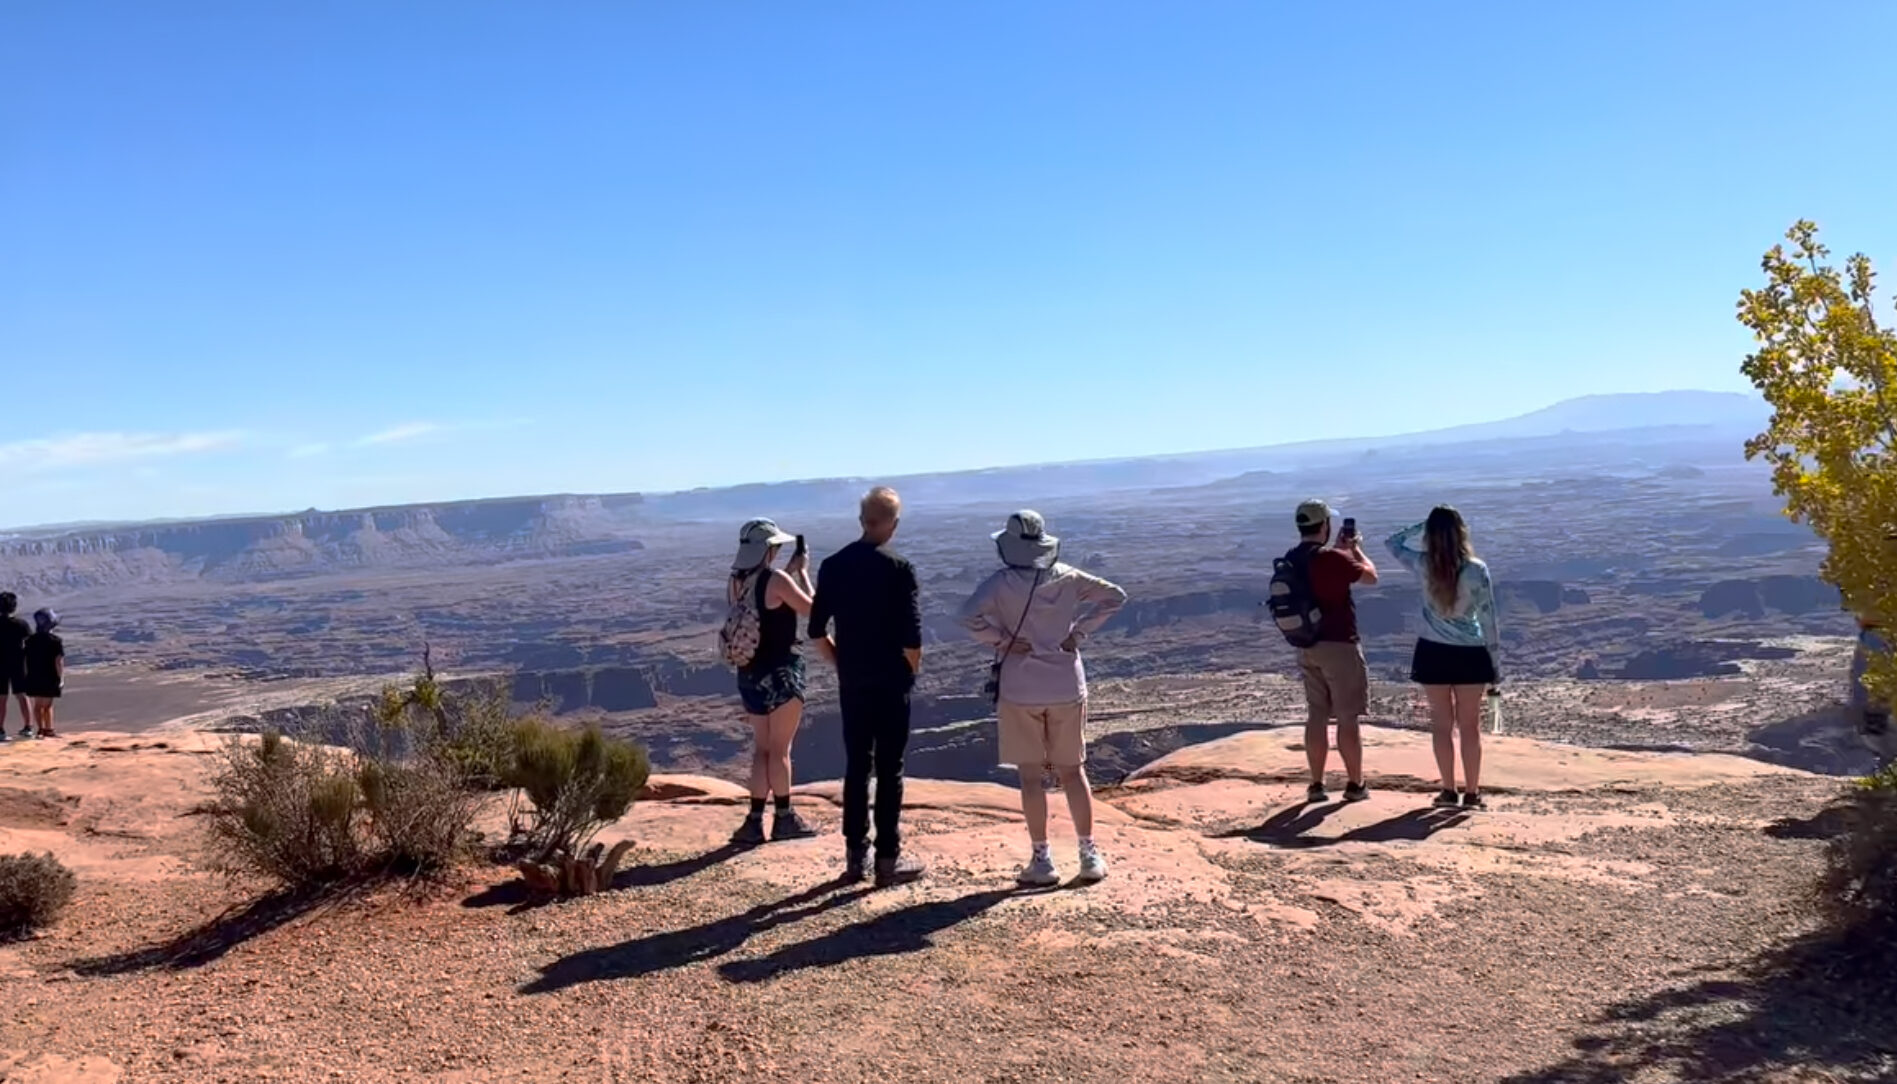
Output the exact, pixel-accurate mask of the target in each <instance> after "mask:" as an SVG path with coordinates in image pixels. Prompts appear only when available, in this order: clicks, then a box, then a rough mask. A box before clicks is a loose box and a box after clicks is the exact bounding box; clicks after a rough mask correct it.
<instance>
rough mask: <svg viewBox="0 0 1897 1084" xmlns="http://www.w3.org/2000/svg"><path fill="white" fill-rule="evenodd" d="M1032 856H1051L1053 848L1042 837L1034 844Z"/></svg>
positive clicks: (1052, 855)
mask: <svg viewBox="0 0 1897 1084" xmlns="http://www.w3.org/2000/svg"><path fill="white" fill-rule="evenodd" d="M1034 857H1036V858H1052V857H1054V848H1052V847H1050V846H1048V845H1047V841H1046V840H1044V839H1043V840H1041V841H1040V842H1038V843H1036V844H1034Z"/></svg>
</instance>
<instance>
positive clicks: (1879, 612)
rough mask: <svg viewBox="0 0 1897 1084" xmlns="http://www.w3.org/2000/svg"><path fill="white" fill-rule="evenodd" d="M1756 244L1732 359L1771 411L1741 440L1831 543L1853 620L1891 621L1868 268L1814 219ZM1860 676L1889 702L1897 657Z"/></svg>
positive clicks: (1888, 486) (1884, 405)
mask: <svg viewBox="0 0 1897 1084" xmlns="http://www.w3.org/2000/svg"><path fill="white" fill-rule="evenodd" d="M1785 239H1786V242H1788V243H1789V245H1790V247H1789V249H1788V248H1787V246H1786V245H1785V244H1780V245H1775V246H1773V248H1772V250H1771V251H1770V252H1768V253H1766V254H1765V259H1764V261H1763V268H1764V271H1765V279H1766V282H1765V286H1764V287H1763V288H1761V289H1756V290H1745V291H1743V292H1742V293H1741V294H1740V297H1739V321H1740V322H1741V323H1743V324H1745V325H1746V326H1747V327H1748V328H1751V329H1752V334H1753V336H1754V337H1755V338H1756V339H1757V341H1758V344H1759V345H1758V349H1757V351H1756V352H1754V353H1753V354H1751V355H1750V356H1748V357H1747V358H1746V359H1745V364H1744V366H1743V367H1742V368H1743V371H1744V372H1745V375H1746V376H1747V377H1748V378H1750V379H1751V381H1752V383H1753V384H1754V385H1756V386H1757V387H1758V389H1759V391H1760V392H1761V393H1763V394H1764V396H1765V400H1766V402H1767V403H1769V404H1771V406H1772V410H1773V414H1772V420H1771V423H1770V424H1769V425H1768V426H1767V427H1766V430H1765V432H1763V433H1761V434H1759V435H1758V436H1756V437H1754V438H1753V439H1752V440H1751V441H1750V442H1749V443H1748V444H1747V445H1746V456H1747V458H1753V459H1757V458H1762V459H1764V460H1765V461H1766V462H1768V463H1770V464H1771V465H1772V479H1773V485H1774V488H1775V489H1776V490H1777V492H1778V494H1779V495H1780V496H1782V497H1784V498H1785V513H1786V515H1788V516H1790V517H1791V518H1792V519H1794V520H1798V521H1802V522H1805V523H1808V524H1810V525H1811V527H1812V529H1813V530H1814V531H1816V532H1817V533H1818V535H1819V536H1820V537H1822V538H1823V539H1824V540H1825V541H1826V542H1827V543H1828V544H1829V546H1830V554H1829V556H1827V557H1826V558H1825V564H1824V577H1825V579H1827V580H1829V581H1830V582H1832V583H1834V584H1836V585H1837V587H1838V590H1839V591H1840V592H1841V593H1842V594H1843V595H1844V601H1845V605H1847V606H1849V607H1850V608H1851V610H1852V612H1854V613H1855V614H1857V615H1858V619H1859V620H1860V621H1862V622H1865V623H1867V624H1870V625H1873V626H1877V627H1882V628H1891V627H1893V626H1897V333H1893V332H1892V331H1891V330H1890V329H1888V328H1886V327H1884V326H1882V325H1881V324H1879V322H1878V319H1877V314H1876V275H1875V272H1874V271H1873V270H1872V268H1871V261H1870V259H1869V258H1867V257H1866V256H1864V255H1862V254H1859V255H1855V256H1852V257H1851V258H1850V259H1848V260H1846V261H1845V262H1844V267H1843V269H1842V270H1839V269H1838V268H1836V267H1834V266H1832V265H1831V264H1830V263H1829V262H1827V261H1828V260H1829V258H1830V255H1831V253H1830V250H1829V249H1827V248H1825V246H1824V245H1822V244H1820V243H1819V241H1818V227H1817V226H1815V225H1813V224H1812V223H1810V222H1803V221H1801V222H1799V223H1797V224H1796V225H1794V226H1793V227H1792V228H1791V229H1790V230H1789V231H1787V233H1786V235H1785ZM1864 683H1865V686H1866V687H1867V688H1868V690H1869V691H1870V694H1871V696H1872V698H1873V699H1874V700H1876V701H1877V702H1880V703H1886V704H1888V703H1891V702H1893V701H1897V659H1893V658H1892V657H1891V655H1890V654H1889V653H1888V652H1881V653H1879V657H1876V658H1873V659H1871V660H1870V665H1869V667H1868V669H1867V671H1866V674H1865V679H1864Z"/></svg>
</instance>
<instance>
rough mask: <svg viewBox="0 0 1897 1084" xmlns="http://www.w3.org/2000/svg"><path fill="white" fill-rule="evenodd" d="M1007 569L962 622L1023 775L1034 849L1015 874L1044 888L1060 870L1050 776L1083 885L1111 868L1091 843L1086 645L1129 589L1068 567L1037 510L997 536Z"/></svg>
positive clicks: (1007, 756) (1005, 753) (1010, 758)
mask: <svg viewBox="0 0 1897 1084" xmlns="http://www.w3.org/2000/svg"><path fill="white" fill-rule="evenodd" d="M993 538H994V542H995V548H996V549H997V550H999V551H1000V554H1001V563H1002V564H1003V565H1004V566H1005V567H1003V568H1002V569H1000V570H999V571H997V572H996V573H995V574H994V575H992V576H990V577H988V579H987V580H986V581H984V582H983V583H982V585H981V586H980V587H978V588H976V589H975V593H974V595H972V596H970V598H969V600H968V602H967V604H966V605H964V606H963V607H962V615H961V617H962V624H963V625H965V626H966V627H967V628H968V630H969V632H971V633H973V634H974V637H975V639H976V640H978V641H980V642H981V643H983V644H986V645H988V647H989V648H990V649H991V650H993V651H994V652H995V664H994V670H993V672H992V674H991V685H990V692H991V694H992V695H993V696H994V697H995V698H996V699H995V711H996V716H997V718H998V720H999V722H1000V728H1001V734H1000V747H1001V748H1000V761H1001V763H1002V764H1004V765H1013V766H1014V767H1015V768H1016V769H1017V770H1018V771H1019V772H1020V775H1021V812H1022V815H1023V816H1024V817H1026V819H1027V822H1028V842H1029V843H1030V844H1031V845H1032V847H1033V853H1032V855H1031V856H1030V858H1029V860H1028V864H1027V866H1026V868H1024V869H1022V871H1021V872H1020V874H1019V875H1018V876H1017V877H1016V878H1015V880H1016V881H1018V882H1019V883H1021V884H1022V885H1025V886H1028V887H1034V888H1047V887H1051V886H1053V885H1057V884H1059V883H1060V871H1059V870H1058V869H1057V868H1056V867H1055V865H1054V855H1053V851H1052V849H1051V848H1050V847H1049V846H1048V842H1047V790H1046V788H1045V787H1044V786H1043V784H1042V782H1041V780H1042V778H1043V776H1044V773H1045V772H1047V771H1048V770H1050V769H1051V770H1052V771H1053V772H1054V773H1055V774H1056V775H1057V776H1058V777H1059V779H1060V785H1061V789H1062V790H1063V791H1065V792H1066V794H1067V809H1068V812H1070V813H1071V814H1072V815H1073V818H1074V832H1075V834H1077V835H1078V836H1079V837H1080V841H1079V843H1080V872H1079V875H1078V877H1077V879H1078V880H1079V881H1081V882H1082V883H1092V882H1094V881H1099V880H1102V879H1104V878H1105V877H1106V875H1107V862H1106V859H1105V858H1104V857H1102V856H1101V854H1100V850H1099V848H1098V847H1096V846H1095V845H1094V841H1093V787H1092V785H1091V784H1090V783H1089V782H1088V781H1087V770H1086V762H1087V741H1086V734H1085V731H1086V725H1087V673H1086V669H1085V667H1083V666H1082V665H1081V661H1080V644H1081V642H1082V641H1084V640H1085V639H1086V638H1087V637H1088V636H1090V635H1092V634H1093V633H1094V632H1096V631H1098V630H1099V628H1100V626H1102V625H1104V624H1106V623H1107V621H1108V620H1109V619H1110V618H1112V617H1113V615H1114V614H1116V613H1118V612H1120V607H1122V606H1124V605H1126V592H1125V591H1123V590H1121V589H1120V588H1119V587H1118V586H1116V585H1114V584H1111V583H1108V582H1107V581H1105V580H1103V579H1101V578H1100V577H1098V576H1095V575H1092V574H1090V573H1087V572H1082V571H1081V570H1080V569H1077V568H1074V567H1073V566H1072V565H1066V564H1062V563H1061V562H1060V560H1059V558H1060V539H1059V538H1057V537H1055V536H1054V535H1051V534H1049V533H1047V528H1046V524H1045V522H1044V521H1043V520H1042V519H1041V515H1040V513H1038V512H1033V511H1021V512H1016V513H1015V514H1014V515H1012V516H1009V517H1008V523H1007V526H1005V527H1003V528H1002V529H1001V530H999V531H997V532H995V534H994V535H993Z"/></svg>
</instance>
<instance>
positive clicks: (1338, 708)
mask: <svg viewBox="0 0 1897 1084" xmlns="http://www.w3.org/2000/svg"><path fill="white" fill-rule="evenodd" d="M1298 669H1300V670H1302V671H1303V672H1304V703H1305V705H1306V706H1307V707H1309V708H1310V715H1309V716H1308V717H1307V718H1308V719H1309V720H1310V721H1311V722H1313V723H1328V722H1330V721H1331V720H1332V719H1349V720H1350V721H1351V722H1356V721H1357V720H1358V719H1360V718H1362V717H1363V714H1364V712H1366V711H1368V710H1369V709H1370V670H1369V668H1368V667H1366V666H1365V665H1364V661H1363V648H1362V647H1361V646H1359V645H1357V644H1344V643H1332V642H1328V641H1327V642H1324V643H1320V644H1318V645H1317V646H1315V647H1307V648H1305V649H1304V650H1302V651H1300V652H1298Z"/></svg>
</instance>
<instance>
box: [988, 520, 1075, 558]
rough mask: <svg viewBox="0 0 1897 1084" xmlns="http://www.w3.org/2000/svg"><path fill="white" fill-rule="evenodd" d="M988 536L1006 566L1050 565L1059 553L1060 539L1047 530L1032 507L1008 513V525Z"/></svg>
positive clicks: (1044, 523)
mask: <svg viewBox="0 0 1897 1084" xmlns="http://www.w3.org/2000/svg"><path fill="white" fill-rule="evenodd" d="M989 537H991V538H993V539H994V540H995V548H996V549H998V550H1000V551H1001V561H1002V563H1003V564H1005V565H1007V566H1008V567H1009V568H1052V567H1054V562H1055V561H1056V560H1058V559H1059V557H1060V539H1059V538H1056V537H1055V536H1053V535H1051V534H1048V533H1047V521H1046V520H1044V519H1042V518H1041V514H1040V513H1039V512H1035V511H1033V510H1031V509H1025V508H1024V509H1022V510H1021V511H1019V512H1016V513H1015V514H1014V515H1012V516H1009V517H1008V525H1007V526H1006V527H1003V528H1002V529H1001V530H999V531H996V532H995V533H994V534H992V535H990V536H989Z"/></svg>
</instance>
